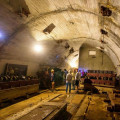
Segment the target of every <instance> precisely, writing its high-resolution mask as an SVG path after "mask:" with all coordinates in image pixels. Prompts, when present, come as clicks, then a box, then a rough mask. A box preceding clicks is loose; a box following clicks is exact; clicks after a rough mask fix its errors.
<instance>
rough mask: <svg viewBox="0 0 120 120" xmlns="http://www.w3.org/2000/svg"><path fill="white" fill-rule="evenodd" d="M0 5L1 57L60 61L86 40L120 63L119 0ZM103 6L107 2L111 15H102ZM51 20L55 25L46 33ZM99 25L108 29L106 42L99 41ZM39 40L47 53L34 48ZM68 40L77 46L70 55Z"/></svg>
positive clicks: (7, 1) (9, 0) (8, 1)
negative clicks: (66, 45)
mask: <svg viewBox="0 0 120 120" xmlns="http://www.w3.org/2000/svg"><path fill="white" fill-rule="evenodd" d="M0 6H1V7H0V32H1V33H2V34H3V37H2V38H1V39H0V51H1V52H0V54H1V58H7V59H13V58H14V59H21V60H22V59H23V60H33V61H36V62H41V61H45V60H46V61H47V60H49V62H51V63H53V62H54V63H56V62H58V63H59V62H61V61H64V60H65V58H66V57H69V59H71V58H73V57H74V56H75V55H76V54H78V50H79V48H80V46H81V45H82V44H83V43H84V42H86V43H88V44H92V45H93V46H94V47H100V46H102V47H104V48H105V49H104V50H107V51H105V53H106V54H108V55H109V56H110V58H111V59H112V61H113V62H114V65H115V66H117V65H119V64H120V54H119V51H120V34H119V33H120V21H119V19H120V1H118V0H105V1H103V0H19V1H16V0H0ZM100 6H105V7H106V6H107V7H108V8H109V9H110V10H112V15H111V16H110V17H106V16H105V17H104V18H103V16H102V14H101V12H100ZM51 23H53V24H54V25H55V28H54V29H53V30H52V32H51V33H50V34H45V33H43V30H44V29H45V28H46V27H47V26H49V25H50V24H51ZM100 29H105V30H106V31H107V32H108V35H107V36H105V37H104V41H105V42H106V43H107V44H102V43H101V42H100V40H101V39H102V38H103V36H102V35H101V33H100ZM36 42H37V43H40V44H42V45H43V46H44V48H45V50H44V53H41V54H35V53H34V52H33V50H32V49H31V48H32V46H33V45H34V44H35V43H36ZM66 42H68V44H69V45H70V47H73V48H74V51H75V52H74V53H73V54H71V55H69V49H65V47H64V46H65V43H66ZM41 56H42V57H41ZM57 56H58V57H57ZM56 57H57V60H56Z"/></svg>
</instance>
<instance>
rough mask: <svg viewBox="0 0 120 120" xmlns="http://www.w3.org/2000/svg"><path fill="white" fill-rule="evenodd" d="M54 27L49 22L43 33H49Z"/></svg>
mask: <svg viewBox="0 0 120 120" xmlns="http://www.w3.org/2000/svg"><path fill="white" fill-rule="evenodd" d="M54 28H55V25H54V24H53V23H51V24H50V25H49V26H47V27H46V28H45V29H44V30H43V33H45V34H47V33H49V34H50V33H51V32H52V30H53V29H54Z"/></svg>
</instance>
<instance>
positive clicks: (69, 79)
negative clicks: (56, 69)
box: [66, 71, 72, 93]
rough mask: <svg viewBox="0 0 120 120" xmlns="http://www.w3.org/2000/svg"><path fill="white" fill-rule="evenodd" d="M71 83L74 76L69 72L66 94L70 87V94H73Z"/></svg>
mask: <svg viewBox="0 0 120 120" xmlns="http://www.w3.org/2000/svg"><path fill="white" fill-rule="evenodd" d="M71 82H72V74H71V71H69V73H68V74H67V76H66V93H67V91H68V87H69V93H71Z"/></svg>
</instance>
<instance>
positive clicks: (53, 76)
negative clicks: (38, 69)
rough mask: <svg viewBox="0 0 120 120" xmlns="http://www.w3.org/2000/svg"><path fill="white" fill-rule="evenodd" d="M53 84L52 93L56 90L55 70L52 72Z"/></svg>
mask: <svg viewBox="0 0 120 120" xmlns="http://www.w3.org/2000/svg"><path fill="white" fill-rule="evenodd" d="M51 83H52V92H53V91H54V89H55V74H54V70H53V69H52V70H51Z"/></svg>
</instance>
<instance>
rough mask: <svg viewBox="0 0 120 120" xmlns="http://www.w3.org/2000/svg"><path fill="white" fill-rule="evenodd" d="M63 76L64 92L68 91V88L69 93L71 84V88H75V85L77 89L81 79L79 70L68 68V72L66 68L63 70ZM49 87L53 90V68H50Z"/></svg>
mask: <svg viewBox="0 0 120 120" xmlns="http://www.w3.org/2000/svg"><path fill="white" fill-rule="evenodd" d="M63 78H64V80H65V82H66V93H67V92H68V89H69V93H71V86H72V89H73V90H75V87H77V91H78V87H79V82H80V80H81V72H80V70H73V71H71V70H69V71H68V72H67V70H64V75H63ZM51 88H52V91H54V89H55V74H54V70H53V69H52V70H51Z"/></svg>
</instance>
